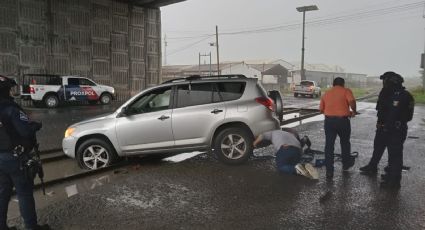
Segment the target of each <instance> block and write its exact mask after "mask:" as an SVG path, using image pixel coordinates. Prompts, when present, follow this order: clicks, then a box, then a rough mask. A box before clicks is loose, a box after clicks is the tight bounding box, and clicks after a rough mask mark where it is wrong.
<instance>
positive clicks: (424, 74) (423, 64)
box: [421, 5, 425, 92]
mask: <svg viewBox="0 0 425 230" xmlns="http://www.w3.org/2000/svg"><path fill="white" fill-rule="evenodd" d="M422 18H424V19H425V5H424V11H423V13H422ZM421 67H422V90H423V91H424V92H425V45H424V52H423V53H422V56H421Z"/></svg>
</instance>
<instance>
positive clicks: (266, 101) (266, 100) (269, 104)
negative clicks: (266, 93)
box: [255, 97, 274, 112]
mask: <svg viewBox="0 0 425 230" xmlns="http://www.w3.org/2000/svg"><path fill="white" fill-rule="evenodd" d="M255 101H256V102H258V103H260V104H262V105H264V106H265V107H267V108H268V109H270V110H271V111H273V112H274V102H273V100H272V99H271V98H269V97H257V98H255Z"/></svg>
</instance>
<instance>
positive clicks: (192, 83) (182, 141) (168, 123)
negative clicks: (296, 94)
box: [62, 75, 283, 169]
mask: <svg viewBox="0 0 425 230" xmlns="http://www.w3.org/2000/svg"><path fill="white" fill-rule="evenodd" d="M269 95H270V96H271V97H273V98H275V99H276V98H277V100H278V101H277V103H275V102H274V101H273V100H272V99H271V98H270V97H268V95H267V93H266V91H265V90H264V88H263V87H262V86H261V85H260V84H259V83H258V82H257V79H255V78H246V77H245V76H243V75H225V76H224V75H223V76H219V77H217V76H215V77H200V76H191V77H188V78H182V79H174V80H172V81H167V82H164V83H163V84H161V85H158V86H155V87H152V88H149V89H146V90H144V91H142V92H140V93H139V94H137V95H136V96H134V97H132V98H131V99H129V100H128V101H127V102H125V103H124V104H123V105H122V106H121V107H120V108H118V109H117V110H116V111H115V112H114V113H112V114H109V115H106V116H102V117H97V118H93V119H90V120H86V121H83V122H79V123H76V124H74V125H71V126H70V127H69V128H68V129H67V130H66V132H65V138H64V139H63V141H62V147H63V151H64V153H65V154H66V155H68V156H70V157H72V158H76V159H77V161H78V163H79V165H80V167H82V168H85V169H96V168H99V167H105V166H107V165H110V164H111V163H113V162H114V161H115V160H116V159H117V158H118V157H121V156H133V155H144V154H164V153H182V152H190V151H212V152H213V153H214V154H215V155H216V156H217V158H218V159H219V160H220V161H222V162H224V163H227V164H241V163H243V162H245V161H246V160H248V158H249V157H250V155H251V154H252V151H253V146H252V142H253V139H254V137H255V136H256V135H258V134H260V133H262V132H265V131H269V130H273V129H279V128H280V127H279V121H278V119H277V118H276V117H277V116H276V113H274V111H276V110H278V111H279V112H278V113H277V114H279V115H280V114H281V113H282V109H283V108H282V103H281V98H280V94H279V93H278V92H277V91H271V93H270V94H269ZM276 105H278V106H276ZM276 107H278V108H276Z"/></svg>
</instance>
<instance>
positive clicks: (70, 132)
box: [65, 128, 75, 138]
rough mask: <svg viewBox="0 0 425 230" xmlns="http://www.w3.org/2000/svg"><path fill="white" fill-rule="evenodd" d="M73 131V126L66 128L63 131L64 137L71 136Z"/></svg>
mask: <svg viewBox="0 0 425 230" xmlns="http://www.w3.org/2000/svg"><path fill="white" fill-rule="evenodd" d="M74 131H75V128H67V129H66V131H65V138H67V137H69V136H71V135H72V134H73V133H74Z"/></svg>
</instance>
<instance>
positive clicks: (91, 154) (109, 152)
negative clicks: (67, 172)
mask: <svg viewBox="0 0 425 230" xmlns="http://www.w3.org/2000/svg"><path fill="white" fill-rule="evenodd" d="M76 157H77V161H78V165H79V166H80V167H81V168H82V169H88V170H94V169H98V168H103V167H106V166H109V165H111V164H112V163H113V162H114V161H115V160H116V159H117V158H118V157H117V154H116V153H115V150H114V148H113V147H112V146H111V145H110V144H109V143H108V142H106V141H104V140H102V139H98V138H93V139H88V140H86V141H84V142H83V143H82V144H81V145H80V146H79V147H78V150H77V155H76Z"/></svg>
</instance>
